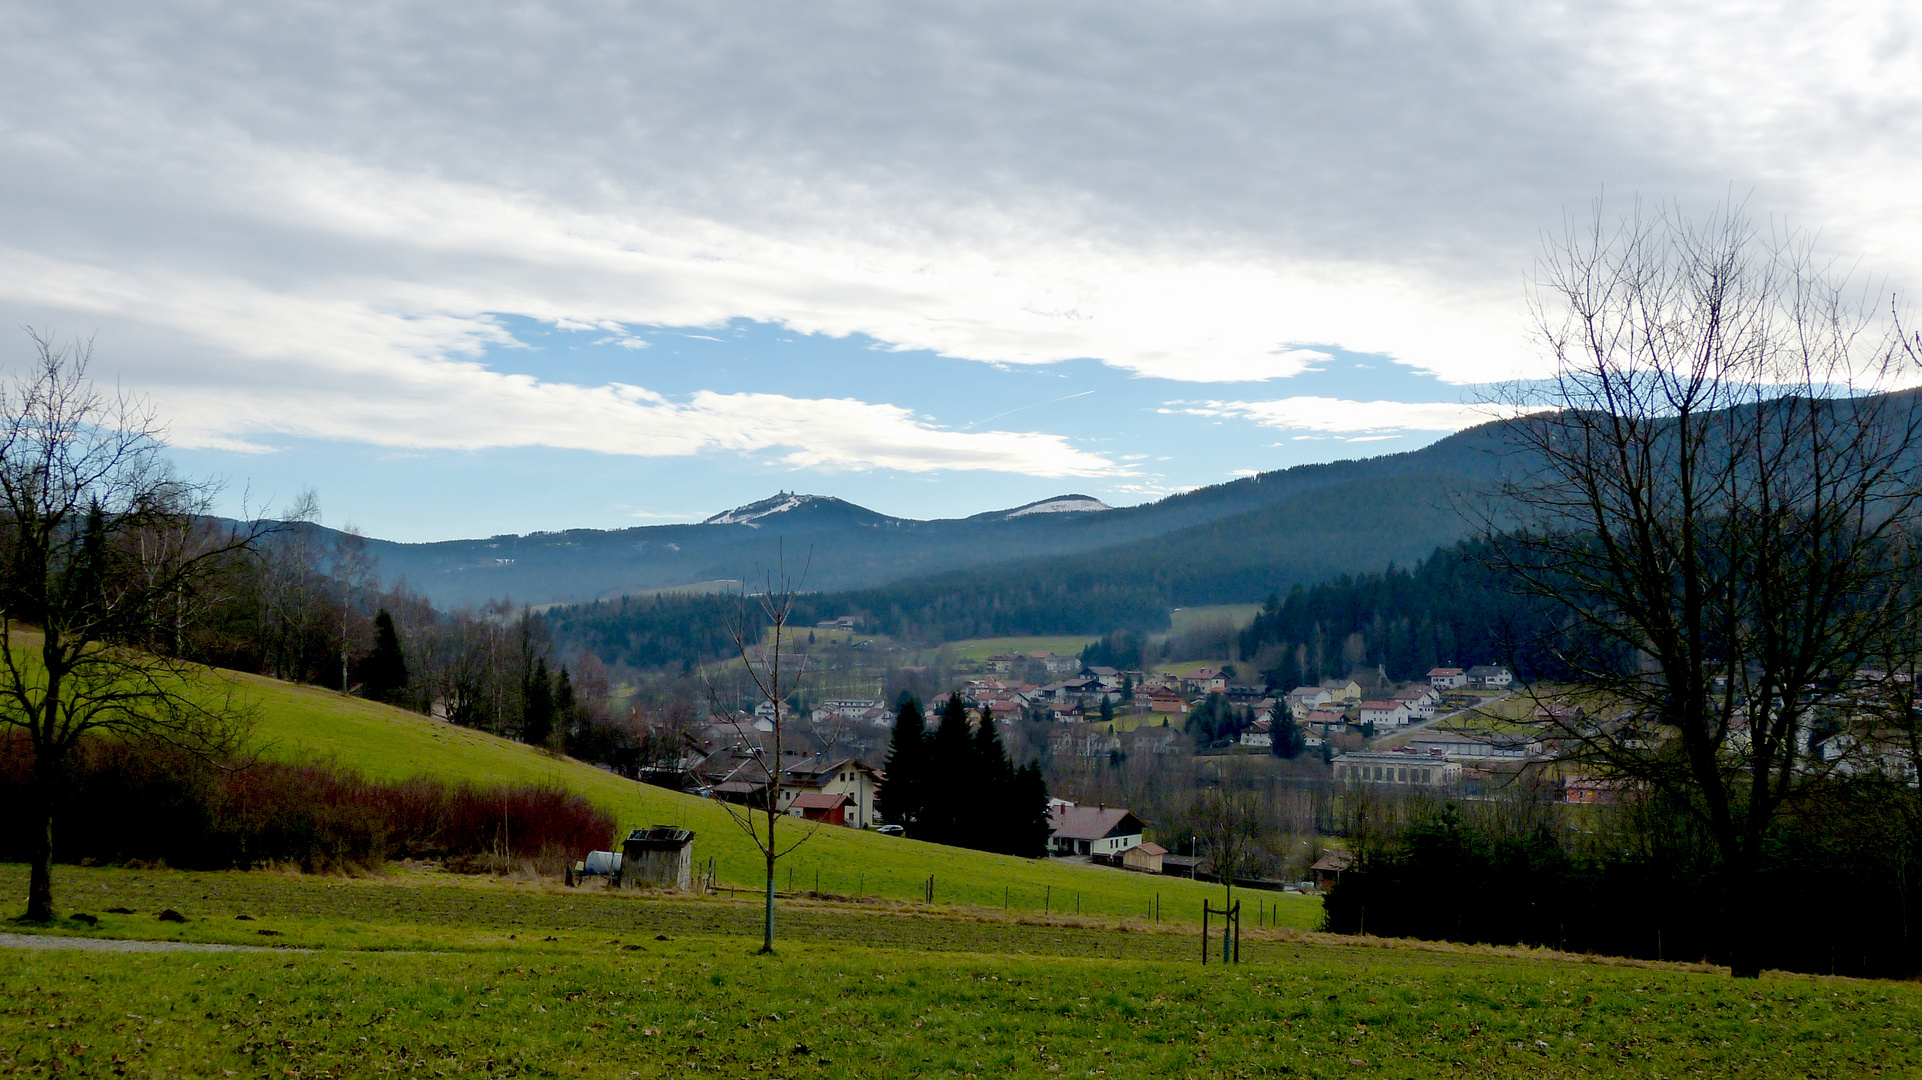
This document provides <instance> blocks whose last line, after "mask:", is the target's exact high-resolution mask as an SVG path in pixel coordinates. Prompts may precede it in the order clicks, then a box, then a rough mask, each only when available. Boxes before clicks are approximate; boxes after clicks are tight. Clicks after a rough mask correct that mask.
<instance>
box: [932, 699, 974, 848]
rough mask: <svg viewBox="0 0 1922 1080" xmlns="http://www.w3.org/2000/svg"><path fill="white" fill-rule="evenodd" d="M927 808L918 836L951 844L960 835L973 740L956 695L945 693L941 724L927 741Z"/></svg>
mask: <svg viewBox="0 0 1922 1080" xmlns="http://www.w3.org/2000/svg"><path fill="white" fill-rule="evenodd" d="M927 746H928V756H927V770H926V771H925V772H924V773H923V774H922V776H923V777H924V779H925V780H926V782H927V811H926V815H925V819H924V820H923V821H922V823H921V836H920V839H924V840H932V841H934V842H935V843H937V844H952V843H955V842H956V841H958V840H959V839H961V838H962V836H963V829H962V822H963V820H964V818H963V814H962V807H963V805H964V804H966V803H968V802H969V801H970V797H971V795H972V791H971V790H970V789H971V787H972V784H971V783H970V782H971V781H972V780H973V778H974V772H975V770H974V768H973V765H974V761H975V754H974V739H973V736H972V734H971V733H970V732H969V730H968V705H967V702H965V701H963V700H962V699H961V695H960V694H949V695H948V704H947V707H946V708H944V709H942V710H941V726H940V727H938V728H936V729H935V730H934V737H933V738H931V739H929V740H928V743H927Z"/></svg>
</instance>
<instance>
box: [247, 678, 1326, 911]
mask: <svg viewBox="0 0 1922 1080" xmlns="http://www.w3.org/2000/svg"><path fill="white" fill-rule="evenodd" d="M233 678H235V679H236V680H238V683H239V686H240V688H241V689H242V690H243V691H244V692H245V694H246V695H247V696H248V697H249V698H250V699H251V700H252V702H253V704H254V706H255V708H256V710H257V716H258V719H257V727H256V730H255V737H256V739H257V741H258V742H259V743H260V744H261V745H262V746H263V747H264V749H265V752H266V753H267V754H268V755H269V756H272V757H280V758H300V757H309V758H312V757H318V758H323V759H328V760H332V761H335V762H338V763H339V764H341V765H345V766H350V767H352V768H356V769H359V770H361V771H362V772H363V773H365V774H366V775H368V776H371V777H375V778H381V779H402V778H405V777H409V776H417V775H426V776H434V777H439V778H442V779H447V780H454V781H463V780H465V781H472V782H475V783H482V784H495V783H539V784H553V785H556V786H560V787H564V788H567V789H568V790H571V791H575V792H578V793H579V794H581V795H584V796H586V797H587V798H589V799H591V800H592V801H593V802H594V803H595V804H597V805H599V806H601V807H603V808H605V809H606V810H608V811H609V812H611V813H613V814H614V815H615V818H616V820H617V821H618V822H619V823H620V827H621V828H623V829H626V828H631V827H636V826H643V825H654V824H673V825H680V826H682V827H685V828H690V829H693V830H694V832H695V835H696V839H695V853H696V855H697V857H698V858H699V859H700V860H701V861H702V862H703V863H705V861H706V860H708V859H709V858H712V859H714V860H715V873H716V875H717V878H718V880H719V881H720V882H721V883H723V884H726V885H732V886H735V887H738V888H743V889H758V888H760V886H761V883H762V881H763V880H764V877H763V871H762V869H761V863H760V856H759V853H758V852H757V851H756V850H755V848H754V846H753V844H752V843H751V842H750V841H749V840H748V838H747V837H746V835H745V834H744V833H743V832H742V831H741V828H740V826H739V825H737V824H736V823H735V822H734V820H733V819H732V818H731V817H730V815H729V813H728V810H727V809H726V808H725V807H723V806H722V805H721V804H719V803H716V802H713V801H711V800H707V799H700V798H695V797H694V796H691V795H683V794H680V793H678V792H673V791H667V790H665V789H662V788H657V787H650V786H648V785H645V784H639V783H635V782H634V781H631V780H627V779H624V778H622V777H619V776H616V775H614V774H613V773H610V772H605V771H603V770H600V769H596V768H594V767H592V766H590V765H586V764H583V763H581V762H578V761H574V760H571V759H568V758H561V757H554V756H550V755H548V754H545V753H542V752H540V751H538V750H535V749H533V748H532V747H528V746H524V745H522V744H519V743H514V742H509V741H507V740H505V739H501V738H498V737H496V736H493V735H488V734H485V733H482V732H478V731H473V730H469V729H467V728H460V727H455V726H453V725H451V724H447V723H444V722H441V721H438V720H433V719H429V718H427V717H424V716H421V715H419V714H417V713H410V712H406V711H404V710H401V709H396V708H392V707H390V706H386V705H380V704H376V703H374V702H370V701H365V700H362V699H360V698H352V697H346V696H343V695H341V694H338V693H335V692H333V691H329V690H322V689H318V688H315V687H310V686H300V685H296V684H291V683H282V682H278V681H275V680H273V679H267V678H261V677H258V676H251V675H234V676H233ZM792 824H793V826H794V827H795V828H796V829H799V828H800V827H801V823H800V822H799V820H798V819H794V820H793V821H792ZM790 835H798V833H794V834H790ZM781 867H782V874H783V875H786V874H788V873H790V872H791V873H792V874H793V884H794V888H796V889H809V890H811V889H813V888H814V886H815V881H816V877H815V875H816V874H817V873H818V874H819V875H820V878H819V882H820V889H821V890H822V891H824V892H834V893H840V894H845V895H852V894H855V893H859V894H860V895H864V896H878V897H884V898H891V899H897V900H909V899H914V898H917V897H921V896H923V895H924V892H923V890H924V889H925V885H926V882H927V880H928V879H929V878H930V877H932V878H934V883H935V898H936V900H937V901H941V902H952V903H964V904H974V905H978V906H982V907H995V908H998V907H1001V906H1002V905H1003V904H1004V903H1006V904H1007V905H1008V906H1009V907H1012V908H1016V909H1035V910H1039V909H1041V908H1042V907H1044V906H1047V907H1051V908H1052V909H1053V910H1054V911H1057V912H1060V911H1064V910H1065V911H1070V912H1072V911H1074V910H1075V909H1076V907H1077V905H1078V906H1079V908H1080V910H1081V911H1083V912H1085V913H1088V914H1105V915H1127V916H1139V915H1143V914H1145V913H1146V912H1149V911H1151V910H1153V907H1154V904H1155V900H1156V898H1157V896H1159V897H1160V898H1161V899H1162V902H1163V904H1164V905H1165V911H1166V912H1167V913H1168V915H1167V917H1169V918H1175V917H1177V915H1180V916H1181V917H1183V918H1186V917H1188V916H1190V915H1194V914H1195V913H1196V912H1198V911H1199V909H1200V906H1201V903H1200V902H1201V899H1202V897H1203V896H1214V897H1216V898H1217V899H1218V898H1219V894H1220V890H1219V889H1218V888H1215V887H1211V886H1208V885H1204V884H1199V883H1196V882H1191V881H1182V880H1178V879H1175V878H1164V877H1148V876H1144V875H1140V874H1133V873H1127V872H1124V871H1120V870H1109V869H1102V868H1095V867H1090V866H1086V865H1081V864H1075V863H1066V862H1056V861H1052V860H1031V859H1019V858H1012V857H1009V856H1004V855H990V854H986V853H983V852H977V851H966V850H962V849H958V848H951V847H943V846H941V845H937V844H927V843H922V842H920V841H916V840H908V839H905V838H902V837H891V836H881V835H878V834H875V833H872V832H864V831H860V830H855V829H844V828H839V827H832V826H823V827H821V828H820V829H819V830H818V831H816V832H815V833H814V835H813V836H812V838H811V839H809V840H808V841H807V843H806V844H805V845H803V846H802V847H801V848H800V849H799V850H798V851H797V852H795V853H794V854H793V855H790V856H788V857H787V858H786V859H784V860H782V863H781ZM779 885H780V887H781V888H782V889H783V890H785V889H786V888H787V881H786V880H785V879H783V880H782V881H780V882H779ZM1284 900H1285V902H1284V903H1283V906H1282V909H1281V910H1282V916H1283V920H1284V922H1287V923H1292V924H1293V925H1297V926H1304V927H1305V926H1310V925H1313V924H1315V923H1316V922H1317V921H1318V920H1319V915H1320V903H1319V901H1317V900H1315V899H1312V898H1307V897H1286V898H1284Z"/></svg>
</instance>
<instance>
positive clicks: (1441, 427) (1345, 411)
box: [1163, 397, 1514, 442]
mask: <svg viewBox="0 0 1922 1080" xmlns="http://www.w3.org/2000/svg"><path fill="white" fill-rule="evenodd" d="M1163 411H1166V412H1178V413H1185V414H1187V415H1190V416H1212V417H1233V418H1237V419H1242V420H1252V421H1254V422H1255V423H1257V424H1260V425H1262V426H1263V427H1271V428H1281V429H1283V430H1286V431H1314V432H1323V433H1327V434H1336V435H1356V434H1358V433H1360V434H1359V437H1356V438H1350V439H1347V440H1346V441H1348V442H1372V441H1375V440H1377V439H1384V438H1393V437H1394V436H1392V435H1381V434H1376V433H1379V432H1392V431H1460V430H1462V429H1463V428H1469V427H1474V426H1475V425H1476V424H1485V423H1487V422H1488V421H1490V420H1497V419H1500V418H1502V417H1503V416H1508V415H1513V413H1514V410H1512V409H1506V408H1502V407H1498V406H1494V405H1476V404H1451V403H1449V402H1445V401H1423V402H1408V401H1346V400H1343V399H1341V398H1328V397H1291V398H1278V399H1276V400H1273V401H1198V402H1181V401H1171V402H1169V403H1168V405H1167V407H1166V408H1165V409H1164V410H1163ZM1295 437H1296V438H1297V439H1309V438H1314V436H1310V435H1297V436H1295Z"/></svg>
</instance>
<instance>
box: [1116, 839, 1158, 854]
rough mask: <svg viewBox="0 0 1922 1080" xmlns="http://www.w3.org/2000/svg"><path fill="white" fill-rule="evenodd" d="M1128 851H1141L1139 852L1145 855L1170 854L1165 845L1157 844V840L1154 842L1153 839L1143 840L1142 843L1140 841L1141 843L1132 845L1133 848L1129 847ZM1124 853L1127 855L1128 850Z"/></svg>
mask: <svg viewBox="0 0 1922 1080" xmlns="http://www.w3.org/2000/svg"><path fill="white" fill-rule="evenodd" d="M1128 851H1139V852H1141V853H1142V854H1143V855H1166V854H1168V849H1167V848H1165V847H1162V846H1161V845H1160V844H1157V843H1155V842H1154V841H1153V840H1146V841H1143V842H1141V843H1139V844H1136V845H1135V846H1134V847H1131V848H1129V849H1128ZM1122 854H1124V855H1125V854H1127V852H1123V853H1122Z"/></svg>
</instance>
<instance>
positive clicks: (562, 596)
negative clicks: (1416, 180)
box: [308, 424, 1508, 608]
mask: <svg viewBox="0 0 1922 1080" xmlns="http://www.w3.org/2000/svg"><path fill="white" fill-rule="evenodd" d="M1505 431H1506V428H1505V426H1504V425H1503V424H1487V425H1483V426H1482V427H1479V428H1474V429H1471V430H1469V431H1464V432H1460V433H1458V434H1456V435H1452V436H1450V437H1448V438H1446V439H1443V440H1441V441H1440V442H1437V443H1435V444H1433V445H1431V446H1428V447H1425V448H1423V449H1421V450H1415V451H1411V452H1408V453H1404V454H1392V455H1388V456H1384V457H1377V458H1367V459H1362V460H1355V461H1340V462H1334V463H1330V464H1322V465H1302V466H1297V467H1295V468H1292V469H1283V470H1278V471H1274V472H1267V473H1262V474H1260V475H1257V476H1250V477H1245V478H1243V479H1239V480H1234V481H1231V482H1229V483H1224V484H1216V485H1211V486H1209V487H1205V488H1199V489H1197V490H1194V491H1188V492H1183V493H1181V494H1177V495H1170V496H1168V497H1166V498H1164V499H1160V500H1158V501H1156V502H1152V503H1147V504H1145V505H1142V506H1132V507H1120V508H1108V507H1106V506H1105V504H1103V503H1101V502H1099V501H1098V500H1096V499H1093V498H1091V497H1089V496H1085V495H1075V494H1066V495H1060V496H1056V497H1054V498H1051V499H1044V500H1041V501H1039V502H1037V503H1029V504H1027V505H1024V506H1017V507H1011V508H1009V509H1006V510H996V511H991V512H987V513H982V514H976V515H973V516H971V517H966V518H950V519H939V520H932V521H917V520H912V519H907V518H897V517H890V516H888V515H886V514H882V513H878V512H876V511H873V510H870V509H868V508H865V507H860V506H856V505H854V504H853V503H849V502H846V501H844V500H841V499H836V498H832V497H830V496H822V495H802V494H795V493H789V492H782V493H779V494H777V495H774V496H771V497H769V498H767V499H763V500H760V501H758V502H755V503H750V504H748V505H746V506H742V507H737V508H735V509H732V510H727V511H724V512H721V513H717V514H715V515H713V516H712V517H710V518H708V519H707V520H706V521H703V522H701V523H699V524H691V525H652V526H644V527H639V528H633V529H614V530H600V529H572V530H566V531H561V532H541V533H531V534H528V535H525V536H518V535H502V536H493V537H488V538H486V539H470V540H447V541H441V542H437V543H428V544H399V543H394V542H391V541H384V540H370V541H368V543H367V549H368V551H369V553H371V554H372V555H373V556H374V557H375V558H377V559H378V560H379V564H380V569H381V573H382V575H383V576H384V577H385V578H386V579H387V580H388V581H390V582H393V581H398V580H402V579H405V580H406V581H407V583H408V584H409V585H410V586H411V587H413V588H414V589H416V590H419V591H421V592H422V593H424V594H426V595H427V596H428V597H429V598H430V599H431V600H432V601H433V602H434V603H435V604H436V605H438V606H440V607H443V608H449V607H458V606H461V605H464V604H478V603H482V602H485V601H487V600H490V599H497V598H508V597H511V598H512V599H514V600H517V601H521V602H525V603H531V604H552V603H582V602H590V601H593V600H598V599H607V598H612V597H618V596H623V595H643V594H652V593H657V592H661V591H664V590H671V589H675V588H678V587H684V586H688V585H693V584H696V583H711V582H716V581H723V582H724V581H755V580H759V579H760V578H761V577H762V576H763V575H764V574H765V573H767V572H769V571H771V570H773V569H774V568H775V567H776V566H777V563H778V561H779V560H780V559H781V558H782V557H783V553H785V556H786V558H787V559H788V560H789V562H790V564H792V563H793V562H794V561H795V560H796V558H797V556H799V557H801V558H802V559H803V560H804V561H805V562H806V564H807V566H808V575H807V580H806V582H805V586H806V588H808V589H810V590H814V591H821V592H842V591H858V590H864V589H874V588H878V587H881V586H885V585H889V584H892V583H895V582H899V581H903V580H906V579H910V578H923V577H928V576H930V575H938V574H942V573H949V572H954V571H960V570H967V569H974V568H980V567H986V566H994V565H998V564H1003V563H1008V562H1012V561H1017V560H1022V559H1036V558H1048V557H1053V556H1072V555H1080V554H1084V553H1088V552H1094V551H1105V550H1106V549H1110V548H1115V547H1117V546H1120V545H1127V544H1134V543H1139V542H1142V541H1147V540H1152V539H1154V538H1157V537H1164V536H1169V535H1170V534H1174V533H1178V532H1181V531H1182V530H1186V529H1191V528H1195V527H1198V526H1203V525H1208V524H1212V523H1215V522H1222V521H1226V520H1227V519H1231V518H1235V517H1237V516H1240V515H1246V514H1249V513H1251V512H1254V511H1258V510H1261V509H1264V508H1268V507H1273V506H1276V505H1278V504H1281V503H1285V502H1288V501H1290V500H1294V499H1299V498H1301V497H1303V496H1306V495H1309V494H1312V493H1316V492H1324V493H1327V495H1328V498H1327V499H1326V500H1325V505H1329V506H1342V505H1344V504H1346V505H1347V506H1348V508H1349V512H1351V513H1354V514H1362V513H1367V512H1369V511H1370V510H1371V509H1375V510H1381V511H1384V512H1381V513H1378V514H1376V516H1375V517H1374V518H1373V519H1372V520H1371V521H1369V522H1368V531H1370V532H1375V533H1380V532H1390V533H1393V532H1396V531H1398V530H1400V529H1401V526H1402V515H1401V513H1400V512H1399V511H1400V510H1401V509H1402V508H1401V507H1395V506H1387V507H1374V506H1373V505H1372V504H1371V502H1370V500H1373V499H1376V498H1377V497H1378V496H1377V493H1378V492H1380V491H1382V490H1385V486H1386V488H1392V487H1393V484H1394V482H1395V481H1413V480H1415V479H1417V478H1437V477H1445V478H1448V479H1449V480H1451V481H1453V482H1473V481H1475V480H1477V479H1485V478H1487V477H1490V476H1492V475H1493V473H1494V470H1495V467H1496V465H1497V463H1498V461H1499V460H1500V455H1501V454H1502V453H1503V452H1506V449H1507V446H1508V443H1507V440H1506V438H1505ZM1428 482H1432V481H1428ZM1344 490H1345V491H1347V492H1349V494H1347V495H1345V496H1344V495H1342V494H1340V493H1341V492H1343V491H1344ZM1278 520H1279V519H1274V518H1271V519H1267V521H1265V522H1264V521H1257V520H1255V519H1248V520H1247V521H1246V522H1245V523H1244V527H1246V526H1248V525H1252V526H1256V527H1260V526H1263V525H1269V524H1275V523H1277V522H1278ZM1287 524H1288V525H1289V527H1290V528H1292V526H1293V522H1292V520H1290V521H1289V522H1287ZM308 528H311V529H313V530H314V531H316V532H317V533H320V534H323V537H324V536H325V534H327V533H328V530H324V529H319V528H318V527H311V526H310V527H308ZM1389 546H1390V547H1393V548H1394V550H1397V551H1399V550H1407V549H1409V548H1410V547H1411V545H1409V544H1405V543H1404V544H1399V545H1395V544H1393V543H1390V544H1389ZM1413 546H1415V547H1419V546H1420V545H1418V544H1417V545H1413ZM1429 546H1431V547H1432V546H1433V545H1429ZM1382 549H1383V547H1382V544H1380V543H1375V544H1370V545H1369V546H1367V547H1365V548H1363V549H1358V550H1357V551H1356V552H1355V557H1354V558H1349V559H1344V558H1340V557H1330V558H1328V559H1325V560H1322V561H1323V562H1324V563H1325V564H1326V565H1327V566H1328V567H1330V568H1331V569H1332V571H1333V572H1358V571H1363V570H1373V569H1379V568H1380V565H1379V563H1378V562H1376V561H1374V560H1375V556H1376V554H1377V553H1378V551H1379V550H1382ZM1424 550H1425V549H1424ZM1291 580H1292V579H1291ZM1231 599H1234V600H1247V599H1256V600H1258V599H1260V596H1258V595H1257V596H1253V597H1250V596H1243V595H1238V596H1234V597H1232V598H1231Z"/></svg>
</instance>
